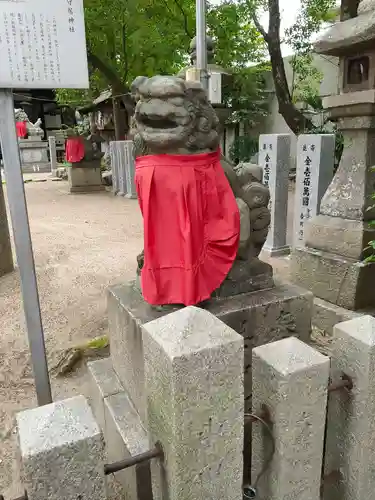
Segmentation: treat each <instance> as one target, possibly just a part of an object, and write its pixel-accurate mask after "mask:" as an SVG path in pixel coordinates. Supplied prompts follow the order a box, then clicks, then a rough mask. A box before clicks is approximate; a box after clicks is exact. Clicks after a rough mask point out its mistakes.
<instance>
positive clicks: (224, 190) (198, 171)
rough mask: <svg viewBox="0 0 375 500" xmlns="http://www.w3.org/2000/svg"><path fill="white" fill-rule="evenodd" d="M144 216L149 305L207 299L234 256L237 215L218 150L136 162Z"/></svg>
mask: <svg viewBox="0 0 375 500" xmlns="http://www.w3.org/2000/svg"><path fill="white" fill-rule="evenodd" d="M135 181H136V187H137V193H138V200H139V205H140V208H141V211H142V215H143V220H144V266H143V269H142V276H141V281H142V293H143V296H144V298H145V300H146V301H147V302H148V303H149V304H153V305H162V304H184V305H186V306H188V305H195V304H198V303H199V302H202V301H204V300H206V299H209V298H210V297H211V294H212V292H214V291H215V290H216V289H217V288H219V286H220V285H221V283H222V282H223V281H224V279H225V278H226V276H227V274H228V273H229V271H230V269H231V267H232V264H233V262H234V260H235V258H236V255H237V250H238V244H239V235H240V215H239V210H238V207H237V203H236V200H235V197H234V194H233V192H232V189H231V187H230V185H229V182H228V180H227V178H226V177H225V174H224V170H223V169H222V167H221V165H220V151H216V152H214V153H205V154H197V155H150V156H141V157H138V158H137V160H136V176H135Z"/></svg>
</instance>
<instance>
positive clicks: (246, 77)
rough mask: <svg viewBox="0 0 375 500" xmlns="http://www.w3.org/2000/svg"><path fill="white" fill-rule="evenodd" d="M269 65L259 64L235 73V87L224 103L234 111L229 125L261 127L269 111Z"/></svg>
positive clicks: (233, 86)
mask: <svg viewBox="0 0 375 500" xmlns="http://www.w3.org/2000/svg"><path fill="white" fill-rule="evenodd" d="M268 71H269V66H268V64H259V65H257V66H251V67H247V68H238V69H235V70H234V71H233V85H232V86H231V88H230V92H228V94H227V95H225V96H224V99H223V100H224V103H225V104H226V105H227V106H228V107H229V108H231V109H232V114H231V116H230V118H229V119H228V122H229V123H243V124H244V125H245V127H246V128H253V127H256V126H257V125H259V123H260V122H261V121H262V119H263V118H264V117H265V116H267V114H268V110H269V100H268V95H269V94H268V93H267V91H266V76H267V73H268Z"/></svg>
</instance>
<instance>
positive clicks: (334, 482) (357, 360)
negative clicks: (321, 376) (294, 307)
mask: <svg viewBox="0 0 375 500" xmlns="http://www.w3.org/2000/svg"><path fill="white" fill-rule="evenodd" d="M334 339H335V340H334V345H333V351H332V379H333V381H334V382H335V381H337V380H340V379H341V377H342V375H343V374H345V375H347V376H349V377H351V379H352V381H353V389H352V390H351V391H349V392H348V391H345V390H342V391H336V392H332V393H330V395H329V401H328V423H327V444H326V459H325V476H326V477H327V480H326V483H325V486H324V500H369V499H370V498H373V497H374V491H375V319H374V318H373V317H372V316H362V317H360V318H356V319H353V320H350V321H345V322H343V323H339V324H338V325H336V326H335V328H334Z"/></svg>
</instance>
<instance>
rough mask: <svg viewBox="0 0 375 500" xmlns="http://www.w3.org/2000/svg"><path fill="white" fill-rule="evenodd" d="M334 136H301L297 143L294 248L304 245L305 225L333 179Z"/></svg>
mask: <svg viewBox="0 0 375 500" xmlns="http://www.w3.org/2000/svg"><path fill="white" fill-rule="evenodd" d="M334 160H335V135H334V134H306V135H305V134H302V135H300V136H299V137H298V140H297V175H296V192H295V202H294V234H293V245H294V247H300V246H303V245H304V227H305V223H306V222H307V221H308V220H310V219H311V218H312V217H315V216H316V215H318V213H319V209H320V202H321V200H322V198H323V195H324V193H325V192H326V190H327V188H328V186H329V184H330V182H331V181H332V178H333V169H334Z"/></svg>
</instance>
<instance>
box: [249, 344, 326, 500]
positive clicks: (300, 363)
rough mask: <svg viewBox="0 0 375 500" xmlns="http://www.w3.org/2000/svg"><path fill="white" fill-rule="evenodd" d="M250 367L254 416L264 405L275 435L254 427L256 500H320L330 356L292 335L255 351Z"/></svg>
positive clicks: (253, 460)
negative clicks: (251, 371)
mask: <svg viewBox="0 0 375 500" xmlns="http://www.w3.org/2000/svg"><path fill="white" fill-rule="evenodd" d="M252 364H253V401H252V403H253V410H252V412H253V414H255V415H260V413H261V411H262V406H263V405H266V408H267V410H268V412H269V416H270V420H271V423H270V425H271V426H272V430H271V433H272V436H273V438H272V437H271V436H270V435H269V434H267V432H265V428H264V427H263V425H262V424H261V423H260V422H257V423H254V424H253V426H252V427H253V433H252V484H253V485H254V486H255V487H256V493H257V494H256V497H255V498H256V499H257V500H287V499H288V500H292V499H293V500H294V499H295V500H297V499H298V500H319V499H320V487H321V472H322V463H323V443H324V430H325V416H326V405H327V388H328V379H329V365H330V361H329V358H328V357H326V356H323V355H322V354H320V353H319V352H318V351H316V350H315V349H313V348H312V347H310V346H308V345H307V344H304V343H303V342H301V341H300V340H298V339H297V338H295V337H290V338H287V339H284V340H279V341H277V342H274V343H272V344H266V345H263V346H261V347H257V348H255V349H254V350H253V363H252ZM272 441H273V443H274V453H273V455H272V448H273V446H272ZM266 465H267V468H266V469H264V467H265V466H266ZM262 471H263V472H262ZM257 480H258V483H257ZM330 500H332V499H330Z"/></svg>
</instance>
